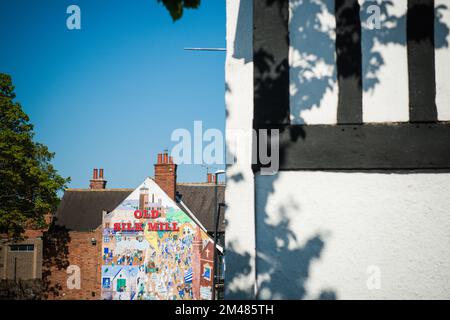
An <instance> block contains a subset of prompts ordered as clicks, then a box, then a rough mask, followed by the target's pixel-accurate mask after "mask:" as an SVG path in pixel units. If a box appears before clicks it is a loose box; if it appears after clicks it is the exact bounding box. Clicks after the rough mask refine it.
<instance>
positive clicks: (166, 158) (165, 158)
mask: <svg viewBox="0 0 450 320" xmlns="http://www.w3.org/2000/svg"><path fill="white" fill-rule="evenodd" d="M164 163H169V161H168V154H167V153H166V152H165V153H164Z"/></svg>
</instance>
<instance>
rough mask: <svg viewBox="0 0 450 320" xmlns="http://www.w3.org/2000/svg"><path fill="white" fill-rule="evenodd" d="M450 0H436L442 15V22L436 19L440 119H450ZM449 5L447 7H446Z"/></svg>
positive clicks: (437, 88)
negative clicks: (448, 33)
mask: <svg viewBox="0 0 450 320" xmlns="http://www.w3.org/2000/svg"><path fill="white" fill-rule="evenodd" d="M449 5H450V2H449V1H448V0H435V6H436V10H437V12H438V13H439V15H442V18H441V23H440V22H438V20H436V25H435V39H436V41H437V43H436V47H437V49H436V52H435V59H436V61H435V63H436V106H437V112H438V119H439V120H440V121H449V120H450V80H449V78H450V63H449V61H450V35H447V37H445V35H446V32H448V27H449V26H450V10H449V9H448V6H449ZM446 7H447V8H446Z"/></svg>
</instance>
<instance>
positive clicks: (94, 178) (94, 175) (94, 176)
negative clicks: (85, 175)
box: [92, 169, 98, 180]
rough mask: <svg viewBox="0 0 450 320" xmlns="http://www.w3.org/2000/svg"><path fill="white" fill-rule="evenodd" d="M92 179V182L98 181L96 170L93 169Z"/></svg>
mask: <svg viewBox="0 0 450 320" xmlns="http://www.w3.org/2000/svg"><path fill="white" fill-rule="evenodd" d="M92 179H93V180H96V179H98V170H97V169H94V172H93V174H92Z"/></svg>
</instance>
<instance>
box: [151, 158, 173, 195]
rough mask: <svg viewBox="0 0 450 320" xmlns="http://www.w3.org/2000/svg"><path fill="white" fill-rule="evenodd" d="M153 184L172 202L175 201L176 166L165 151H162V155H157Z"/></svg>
mask: <svg viewBox="0 0 450 320" xmlns="http://www.w3.org/2000/svg"><path fill="white" fill-rule="evenodd" d="M160 160H162V161H160ZM155 182H156V183H157V184H158V185H159V186H160V188H161V189H163V190H164V192H165V193H167V195H168V196H169V197H170V198H171V199H172V200H175V194H176V184H177V165H176V164H174V163H173V159H172V157H170V159H169V155H168V152H167V151H164V154H162V155H161V153H160V154H158V161H157V163H156V164H155Z"/></svg>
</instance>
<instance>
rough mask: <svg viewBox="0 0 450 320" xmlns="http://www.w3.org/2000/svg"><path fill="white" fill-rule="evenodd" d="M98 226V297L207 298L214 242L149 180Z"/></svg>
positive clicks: (135, 298) (211, 272)
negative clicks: (100, 228)
mask: <svg viewBox="0 0 450 320" xmlns="http://www.w3.org/2000/svg"><path fill="white" fill-rule="evenodd" d="M102 225H103V244H102V252H103V261H102V263H103V264H102V280H101V281H102V282H101V288H102V298H103V299H108V300H110V299H112V300H193V299H194V300H197V299H205V300H207V299H211V289H212V274H213V269H212V268H213V255H212V252H213V247H214V244H213V241H212V240H211V238H209V236H208V235H207V234H206V233H205V232H204V231H203V230H202V229H201V228H200V227H199V226H198V225H197V224H196V223H195V222H194V221H193V220H192V219H191V218H190V217H189V216H188V215H187V214H185V213H184V212H183V211H182V210H181V209H180V208H179V207H178V206H177V204H176V203H175V201H173V200H172V199H170V198H169V197H168V196H167V195H166V194H165V193H164V191H163V190H162V189H161V188H159V186H158V185H157V184H156V183H155V182H154V181H153V180H152V179H150V178H147V179H146V180H145V181H144V182H143V183H142V184H141V185H140V186H139V187H138V188H137V189H136V190H134V191H133V192H132V193H131V194H130V195H129V196H128V197H127V198H126V199H125V200H124V201H123V202H122V203H121V204H120V205H119V206H118V207H117V208H116V209H115V210H113V211H112V212H109V213H105V214H104V216H103V224H102Z"/></svg>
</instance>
